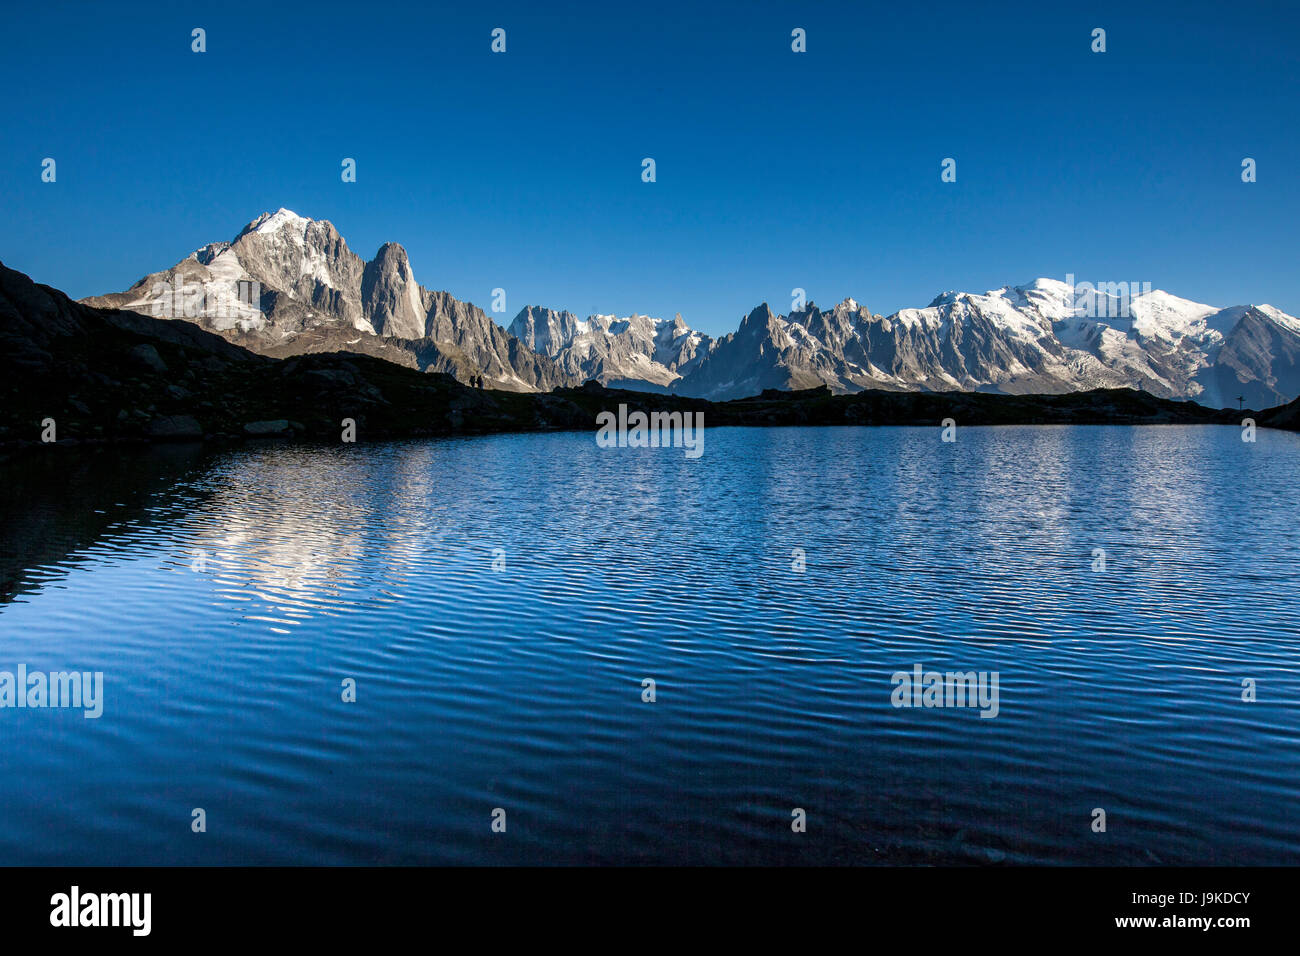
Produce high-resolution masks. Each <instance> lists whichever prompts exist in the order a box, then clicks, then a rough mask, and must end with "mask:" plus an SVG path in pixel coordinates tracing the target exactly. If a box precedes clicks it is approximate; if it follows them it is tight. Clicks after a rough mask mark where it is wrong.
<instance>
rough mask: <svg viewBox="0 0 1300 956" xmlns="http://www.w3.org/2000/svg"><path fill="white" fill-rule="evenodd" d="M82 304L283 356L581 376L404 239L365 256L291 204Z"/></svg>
mask: <svg viewBox="0 0 1300 956" xmlns="http://www.w3.org/2000/svg"><path fill="white" fill-rule="evenodd" d="M82 301H83V302H84V303H85V304H87V305H90V306H95V307H100V308H114V309H129V310H132V311H136V312H139V313H142V314H144V315H149V316H152V317H155V318H162V319H181V320H185V321H188V322H191V323H194V324H196V325H198V326H200V327H201V328H204V329H206V330H208V331H211V332H215V333H217V334H219V335H221V336H223V337H224V338H226V339H227V340H228V341H230V342H233V343H235V344H237V345H240V346H243V347H244V348H247V349H250V350H251V351H254V352H258V353H260V354H263V355H268V356H271V357H274V358H283V357H287V356H291V355H303V354H311V353H317V352H334V351H352V352H358V353H361V354H366V355H374V356H375V357H377V358H384V359H387V360H388V361H392V362H395V363H397V364H399V365H405V366H407V367H410V368H418V369H420V370H421V371H435V372H446V373H448V374H451V375H454V376H455V377H457V378H459V379H461V380H462V381H468V380H469V379H470V377H472V376H477V375H482V376H483V377H484V378H485V380H486V382H487V383H490V384H491V385H493V386H494V387H497V388H504V389H511V390H515V391H535V390H538V389H542V390H545V389H550V388H554V387H555V386H557V385H565V384H576V381H575V380H573V379H571V378H567V377H566V376H565V375H564V374H563V373H562V372H561V371H560V370H559V369H558V368H557V367H556V365H555V363H554V362H552V361H551V360H550V359H548V358H546V357H545V356H539V355H537V354H536V353H534V352H533V351H532V350H531V349H530V348H528V347H527V346H524V345H522V343H520V342H519V341H518V340H517V339H515V338H514V337H513V336H512V335H510V334H509V333H508V332H506V331H505V330H504V329H502V328H501V327H500V326H498V325H497V324H496V323H494V322H493V321H492V320H491V319H490V318H489V317H488V316H487V315H486V314H485V313H484V312H483V310H482V309H479V308H477V307H476V306H473V305H471V304H469V303H466V302H461V301H459V300H458V299H456V298H455V297H454V296H452V295H451V294H449V293H447V292H431V291H429V290H427V289H425V288H424V287H423V286H421V285H420V284H419V283H418V282H417V281H416V279H415V274H414V272H413V270H412V268H411V263H410V260H409V258H408V256H407V254H406V250H405V249H403V248H402V247H401V246H400V245H398V244H396V243H391V242H390V243H385V244H384V245H383V246H381V247H380V248H379V251H378V252H377V253H376V255H375V258H374V259H373V260H371V261H370V262H366V261H365V260H363V259H362V258H361V257H360V256H358V255H357V254H356V253H354V252H353V251H352V250H351V249H350V248H348V244H347V242H346V241H345V240H344V239H343V237H342V236H341V235H339V233H338V230H337V229H335V228H334V226H333V225H332V224H331V223H329V222H326V221H323V220H314V219H307V218H304V217H302V216H299V215H297V214H295V213H293V212H291V211H289V210H287V209H280V210H278V211H277V212H274V213H263V214H262V215H261V216H259V217H258V218H257V219H254V220H253V221H252V222H250V223H249V224H248V225H247V226H245V227H244V228H243V229H242V230H241V231H240V233H239V234H238V235H237V236H236V237H235V238H234V239H233V240H232V241H231V242H217V243H210V244H208V245H206V246H204V247H202V248H201V249H198V250H196V251H195V252H193V253H191V254H190V255H188V256H186V257H185V258H184V259H182V260H181V261H180V262H178V263H177V264H176V265H174V266H172V267H171V268H170V269H164V270H162V271H161V272H155V273H152V274H150V275H147V276H145V277H144V278H143V279H141V280H140V281H139V282H137V283H136V284H135V285H133V286H132V287H131V288H130V289H127V290H126V291H125V292H119V293H114V294H111V295H104V296H93V297H91V298H88V299H84V300H82Z"/></svg>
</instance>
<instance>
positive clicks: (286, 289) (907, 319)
mask: <svg viewBox="0 0 1300 956" xmlns="http://www.w3.org/2000/svg"><path fill="white" fill-rule="evenodd" d="M1084 289H1085V286H1083V285H1079V286H1078V287H1072V286H1071V285H1068V284H1067V283H1065V282H1063V281H1059V280H1055V279H1037V280H1035V281H1033V282H1031V283H1029V284H1027V285H1021V286H1005V287H1003V288H1001V289H996V290H993V291H990V292H986V293H983V294H977V293H969V292H947V293H944V294H942V295H940V296H938V297H936V298H935V299H934V300H933V301H932V302H930V304H929V305H927V306H925V307H924V308H919V309H902V310H899V311H898V312H895V313H894V314H892V315H889V316H882V315H878V314H873V313H872V312H871V311H870V310H869V309H868V308H867V307H866V306H864V305H860V304H859V303H858V302H856V301H855V300H853V299H846V300H844V301H843V302H841V303H839V304H838V305H836V306H834V307H833V308H831V309H829V310H823V309H821V308H819V307H818V306H817V305H816V304H815V303H813V302H807V303H806V304H803V305H802V306H801V307H799V308H794V309H792V310H791V311H790V312H789V313H788V314H784V315H783V314H780V313H777V312H774V311H773V310H772V309H771V308H770V307H769V306H768V305H767V304H766V303H764V304H762V305H760V306H759V307H758V308H756V309H754V310H753V311H751V312H750V313H749V314H748V315H747V316H745V317H744V318H743V319H741V321H740V324H739V326H738V328H737V329H736V331H735V332H731V333H729V334H727V335H725V336H722V337H720V338H711V337H710V336H708V335H705V334H703V333H701V332H697V331H695V330H693V329H691V328H690V327H689V325H687V323H686V322H685V321H684V320H683V319H682V317H681V315H680V314H679V315H677V316H676V317H675V318H673V319H671V320H669V319H662V318H652V317H649V316H645V315H632V316H628V317H625V318H620V317H618V316H614V315H592V316H588V317H587V318H585V319H580V318H578V317H577V316H576V315H574V314H573V313H571V312H567V311H563V310H556V309H553V308H545V307H541V306H534V305H530V306H527V307H525V308H524V309H522V310H521V311H520V312H519V313H518V315H516V316H515V318H514V320H513V321H512V322H511V323H510V324H509V326H508V327H506V328H503V327H502V326H501V325H498V324H497V323H496V322H494V321H493V320H492V319H491V318H490V317H489V316H488V315H487V313H485V312H484V311H483V310H482V309H480V308H478V307H477V306H475V305H472V304H470V303H468V302H462V301H460V300H458V299H456V298H455V297H454V296H452V295H451V294H450V293H447V292H433V291H430V290H429V289H427V288H425V287H424V286H422V285H420V284H419V283H418V282H417V281H416V278H415V273H414V270H413V269H412V266H411V263H410V261H409V259H408V257H407V254H406V250H405V249H403V248H402V246H400V245H398V244H397V243H392V242H389V243H385V244H384V245H383V246H381V247H380V248H379V250H378V251H377V252H376V254H375V257H374V258H373V259H372V260H370V261H368V262H367V261H364V260H363V259H361V257H360V256H358V255H356V254H355V253H354V252H353V251H352V250H351V249H349V248H348V245H347V242H346V241H345V240H344V239H343V237H342V236H340V235H339V233H338V231H337V230H336V229H335V228H334V226H333V225H331V224H330V223H329V222H327V221H324V220H313V219H307V218H304V217H302V216H299V215H297V214H296V213H293V212H291V211H289V210H287V209H280V210H278V211H276V212H274V213H264V214H262V215H261V216H259V217H258V218H257V219H255V220H253V221H252V222H250V223H249V224H248V225H247V226H245V227H244V229H243V230H241V231H240V232H239V234H238V235H236V236H235V238H234V239H233V240H232V241H230V242H217V243H211V244H209V245H207V246H204V247H203V248H201V249H199V250H196V251H195V252H193V253H191V254H190V255H189V256H187V257H186V258H184V259H183V260H181V261H180V262H178V263H177V264H176V265H174V266H172V267H171V268H169V269H164V270H162V271H159V272H155V273H152V274H150V275H148V276H145V277H144V278H143V279H141V280H140V281H139V282H137V283H136V284H135V285H133V286H132V287H131V288H130V289H128V290H126V291H124V292H120V293H115V294H111V295H104V296H94V297H90V298H88V299H84V300H82V301H83V302H85V303H87V304H90V305H95V306H101V307H112V308H120V309H129V310H134V311H139V312H144V313H146V314H150V315H155V316H159V317H164V318H176V319H183V320H187V321H191V322H194V323H196V324H198V325H200V326H202V327H203V328H205V329H207V330H209V331H212V332H216V333H217V334H219V335H221V336H223V337H224V338H226V339H227V340H228V341H231V342H233V343H235V344H238V345H241V346H244V347H246V348H248V349H250V350H252V351H255V352H259V353H262V354H265V355H269V356H273V357H285V356H289V355H299V354H305V353H312V352H332V351H353V352H360V353H364V354H369V355H374V356H377V357H380V358H384V359H387V360H389V361H393V362H397V363H399V364H402V365H406V366H408V367H412V368H418V369H421V370H428V371H439V372H448V373H450V374H453V375H455V376H456V377H458V378H460V379H461V380H462V381H467V380H469V378H470V377H472V376H476V375H482V376H483V377H484V379H485V381H486V384H488V385H489V386H491V387H494V388H499V389H507V390H512V391H523V392H527V391H548V390H550V389H552V388H555V387H558V386H572V385H576V384H580V383H581V382H583V381H586V380H588V379H595V380H597V381H599V382H600V383H602V384H604V385H610V386H613V387H623V388H633V389H642V390H646V391H671V392H675V393H678V394H682V395H686V396H691V397H698V398H708V399H712V400H727V399H733V398H741V397H744V396H748V395H756V394H758V393H759V392H761V391H762V390H763V389H767V388H778V389H803V388H812V387H816V386H820V385H826V386H827V387H828V388H830V389H831V391H832V392H836V393H843V392H854V391H859V390H862V389H867V388H881V389H890V390H928V391H952V390H961V391H989V392H1001V393H1006V394H1032V393H1046V394H1051V393H1060V392H1069V391H1084V390H1090V389H1095V388H1116V387H1128V388H1135V389H1141V390H1144V391H1148V392H1151V393H1152V394H1154V395H1156V396H1159V397H1162V398H1176V399H1192V400H1194V401H1197V402H1200V403H1201V404H1203V405H1208V406H1211V407H1227V406H1235V405H1236V404H1237V402H1238V400H1239V398H1240V400H1241V401H1243V402H1244V404H1245V405H1246V406H1247V407H1254V408H1267V407H1270V406H1274V405H1280V404H1285V403H1286V402H1289V401H1291V400H1292V399H1294V398H1296V397H1297V395H1300V319H1296V318H1295V317H1294V316H1290V315H1287V314H1286V313H1284V312H1281V311H1279V310H1277V309H1275V308H1273V307H1272V306H1269V305H1238V306H1231V307H1229V308H1219V307H1216V306H1211V305H1204V304H1201V303H1197V302H1191V301H1189V300H1187V299H1181V298H1178V297H1177V296H1174V295H1170V294H1169V293H1167V292H1163V291H1160V290H1153V291H1146V290H1142V291H1141V293H1140V294H1139V293H1137V291H1136V290H1135V292H1134V294H1133V295H1132V297H1131V298H1129V297H1120V296H1119V295H1116V294H1115V293H1114V292H1113V290H1101V291H1097V292H1095V293H1084V294H1081V290H1084ZM1099 289H1100V286H1099Z"/></svg>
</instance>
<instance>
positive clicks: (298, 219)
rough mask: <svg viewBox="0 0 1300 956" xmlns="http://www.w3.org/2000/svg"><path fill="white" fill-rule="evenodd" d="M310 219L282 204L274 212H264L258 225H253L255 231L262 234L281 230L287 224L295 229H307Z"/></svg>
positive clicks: (259, 218)
mask: <svg viewBox="0 0 1300 956" xmlns="http://www.w3.org/2000/svg"><path fill="white" fill-rule="evenodd" d="M309 222H311V220H310V219H305V218H303V217H302V216H300V215H298V214H297V213H296V212H294V211H293V210H292V209H285V208H284V207H283V206H281V207H280V208H279V209H277V210H276V211H275V212H273V213H262V215H261V216H260V217H258V222H257V225H255V226H254V227H253V231H254V232H260V233H262V234H264V235H265V234H266V233H271V232H279V231H280V230H281V229H283V228H284V227H285V226H293V227H294V228H295V229H305V228H306V227H307V224H308V223H309Z"/></svg>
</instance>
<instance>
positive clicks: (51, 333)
mask: <svg viewBox="0 0 1300 956" xmlns="http://www.w3.org/2000/svg"><path fill="white" fill-rule="evenodd" d="M0 370H2V371H3V375H2V377H0V397H2V399H3V401H2V403H0V407H2V409H3V410H2V411H0V447H2V448H5V449H7V450H9V451H13V450H16V449H20V448H24V447H40V446H41V443H40V441H39V438H40V434H41V422H42V421H43V420H44V419H46V418H52V419H54V421H55V422H56V428H57V438H58V442H57V444H58V445H59V446H63V447H67V446H76V445H79V444H85V443H90V444H98V443H115V442H132V441H136V442H146V441H166V440H194V439H200V438H202V439H207V440H232V441H234V440H242V439H247V438H250V437H268V436H270V437H298V438H309V439H316V440H323V441H332V442H337V441H339V439H340V434H341V427H342V426H341V423H342V420H343V419H345V418H351V419H354V420H355V422H356V426H357V436H358V440H359V441H362V442H364V441H373V440H377V439H385V438H400V437H419V436H436V435H453V434H476V433H487V432H505V431H537V430H548V429H571V430H593V431H594V429H595V418H596V415H597V414H598V413H599V412H601V411H603V410H606V409H615V408H617V406H618V404H620V403H626V404H627V405H628V406H629V407H630V408H639V409H642V410H646V411H654V410H695V411H702V412H704V413H705V423H706V425H708V426H719V425H757V426H764V425H925V426H934V425H938V424H939V423H940V422H941V421H942V420H943V419H944V418H953V419H954V420H956V421H957V422H958V423H959V424H961V425H964V426H967V425H1012V424H1197V423H1204V424H1225V425H1227V424H1231V425H1236V424H1240V422H1241V419H1242V418H1243V417H1245V416H1246V415H1251V416H1253V417H1254V418H1255V419H1256V420H1257V422H1258V423H1259V424H1260V425H1261V426H1273V427H1279V428H1289V429H1300V400H1298V401H1296V402H1292V403H1290V404H1289V405H1286V406H1282V407H1279V408H1274V409H1270V410H1266V411H1263V412H1245V413H1243V412H1237V411H1232V410H1217V409H1208V408H1205V407H1203V406H1201V405H1197V404H1195V403H1194V402H1180V401H1172V400H1168V399H1162V398H1158V397H1156V396H1154V395H1151V394H1148V393H1144V392H1137V391H1132V390H1129V389H1099V390H1095V391H1090V392H1071V393H1064V394H1055V395H1000V394H992V393H983V392H980V393H972V392H898V391H879V390H869V391H864V392H857V393H853V394H847V395H833V394H831V392H830V391H829V390H828V389H826V388H825V387H820V388H814V389H806V390H803V391H795V392H788V391H780V390H777V389H767V390H765V391H763V392H762V393H761V394H760V395H757V396H754V397H752V398H745V399H737V400H733V401H729V402H709V401H707V400H704V399H691V398H685V397H681V396H675V395H668V394H652V393H646V392H635V391H627V390H619V389H609V388H605V387H603V386H600V385H597V384H596V383H594V382H589V383H587V384H586V385H584V386H582V387H580V388H562V389H555V390H554V391H552V392H549V393H521V392H506V391H491V390H477V389H473V388H469V387H467V386H464V385H462V384H460V383H459V382H457V381H456V380H455V379H454V378H452V377H451V376H450V375H443V374H439V373H429V372H419V371H417V370H415V369H413V368H407V367H403V366H401V365H396V364H393V363H391V362H388V361H384V360H381V359H378V358H374V357H371V356H366V355H357V354H351V353H342V352H331V353H322V354H314V355H299V356H295V357H292V358H288V359H274V358H269V357H266V356H262V355H256V354H254V353H252V352H249V351H247V350H246V349H243V348H240V347H239V346H236V345H233V344H231V343H230V342H228V341H226V340H225V339H223V338H222V337H221V336H219V335H215V334H213V333H210V332H207V331H204V330H203V329H200V328H198V327H197V326H195V325H192V324H190V323H188V322H177V321H171V320H166V319H155V318H150V317H147V316H143V315H139V314H137V313H134V312H129V311H119V310H115V309H100V308H94V307H90V306H86V305H82V304H80V303H76V302H73V301H71V300H70V299H69V298H68V297H67V296H65V295H64V294H63V293H61V292H59V291H58V290H56V289H53V288H50V287H49V286H43V285H38V284H36V283H34V282H32V281H31V280H30V279H29V278H28V277H27V276H25V275H23V274H22V273H19V272H15V271H13V270H11V269H7V268H5V267H4V266H3V265H0Z"/></svg>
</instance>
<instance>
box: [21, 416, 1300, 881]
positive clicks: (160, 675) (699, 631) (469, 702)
mask: <svg viewBox="0 0 1300 956" xmlns="http://www.w3.org/2000/svg"><path fill="white" fill-rule="evenodd" d="M1298 477H1300V436H1297V435H1293V434H1286V433H1278V432H1269V431H1261V432H1260V433H1259V440H1258V442H1256V443H1255V444H1245V443H1243V442H1242V441H1241V440H1240V433H1239V431H1238V430H1237V429H1235V428H1219V427H1147V428H1125V427H1115V428H1109V427H1108V428H1088V427H1042V428H966V429H963V430H961V431H960V433H959V437H958V441H957V442H956V443H954V444H944V443H942V442H941V441H940V440H939V431H938V429H907V428H838V429H816V428H808V429H769V430H763V429H710V430H708V432H707V433H706V445H705V454H704V455H703V457H701V458H700V459H698V460H688V459H686V457H685V455H684V454H683V451H682V450H681V449H605V450H602V449H599V448H597V447H596V446H595V444H594V442H593V440H592V436H591V435H590V434H549V435H525V436H500V437H487V438H474V439H460V440H448V441H427V442H411V443H394V444H386V445H377V446H366V445H350V446H344V447H340V448H311V447H301V446H288V445H280V444H263V445H250V446H245V447H241V448H238V449H236V450H232V451H227V452H221V453H215V454H214V453H211V452H209V453H202V454H201V453H199V452H197V451H193V450H186V449H170V450H168V449H164V450H160V451H155V452H133V453H130V454H116V453H114V454H108V453H104V454H100V455H85V454H73V453H68V452H57V453H54V454H53V455H51V456H48V459H47V460H45V461H39V460H33V459H26V460H25V461H21V462H17V463H11V464H9V465H7V466H5V467H4V468H3V469H0V480H3V483H4V492H3V494H4V499H3V510H2V511H0V518H3V521H4V531H3V538H2V539H0V551H2V553H0V580H2V581H3V585H4V589H3V603H0V670H9V671H13V670H15V668H16V667H17V665H18V664H20V663H22V664H26V665H27V667H28V668H29V669H33V670H46V671H51V670H63V669H77V670H91V671H102V672H103V673H104V677H105V686H106V700H105V705H104V714H103V716H102V717H101V718H99V719H98V720H87V719H85V718H84V717H83V716H82V715H81V712H80V711H70V710H50V709H45V710H31V709H23V710H18V709H3V710H0V740H2V741H3V743H2V745H0V863H7V864H112V863H178V864H210V863H289V864H318V863H320V864H333V863H518V862H557V863H583V862H601V863H623V862H653V863H854V864H857V863H925V862H945V863H964V862H970V863H981V864H988V863H991V862H1006V863H1021V862H1026V863H1091V864H1106V863H1121V864H1129V863H1132V864H1151V863H1167V864H1197V863H1204V864H1230V863H1300V679H1298V674H1300V666H1298V665H1300V600H1298V598H1300V528H1298V527H1297V512H1298V510H1300V509H1297V487H1298V483H1297V478H1298ZM1097 548H1103V549H1105V552H1106V556H1105V560H1106V568H1105V570H1104V571H1101V570H1094V564H1095V563H1096V559H1095V558H1094V549H1097ZM795 549H802V550H803V553H804V556H805V557H804V560H805V563H806V567H805V569H804V570H803V572H802V573H798V572H796V571H795V570H793V569H792V563H793V561H794V557H793V556H794V552H795ZM200 553H202V555H204V557H203V558H202V559H199V555H200ZM494 560H495V564H496V567H495V568H494ZM503 563H504V567H502V564H503ZM918 663H919V664H921V665H923V666H924V667H925V668H926V669H937V670H943V671H947V670H961V671H968V670H976V671H990V672H991V671H996V672H998V674H999V675H1000V692H999V693H1000V708H999V713H998V716H997V717H996V718H993V719H986V718H981V717H980V715H979V712H978V711H977V710H974V709H956V708H953V709H947V708H944V709H926V708H916V709H914V708H895V707H894V706H892V704H891V693H892V691H893V685H892V683H891V675H892V674H893V673H894V672H896V671H902V670H906V671H910V670H911V669H912V667H913V665H915V664H918ZM346 678H353V679H355V681H356V685H357V699H356V701H355V702H353V703H349V702H345V701H344V700H343V699H342V682H343V681H344V679H346ZM645 678H652V679H653V680H654V681H655V682H656V697H657V699H656V700H655V701H654V702H653V703H647V702H644V701H643V700H642V681H643V679H645ZM1246 678H1250V679H1253V680H1254V681H1255V682H1256V687H1257V695H1258V700H1256V701H1255V702H1246V701H1243V700H1242V682H1243V679H1246ZM196 807H201V808H203V809H204V810H205V811H206V815H207V832H205V833H193V832H191V811H192V810H193V809H194V808H196ZM498 807H499V808H503V809H504V810H505V811H506V822H507V823H506V832H505V833H493V832H492V830H491V826H490V824H491V820H492V811H493V809H494V808H498ZM795 808H801V809H803V810H805V811H806V814H807V821H808V822H807V832H806V833H795V832H792V830H791V825H790V824H791V819H792V816H791V814H792V811H793V810H794V809H795ZM1094 808H1103V809H1104V810H1105V811H1106V814H1107V828H1106V832H1104V833H1095V832H1093V831H1092V828H1091V824H1092V821H1093V810H1094Z"/></svg>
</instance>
